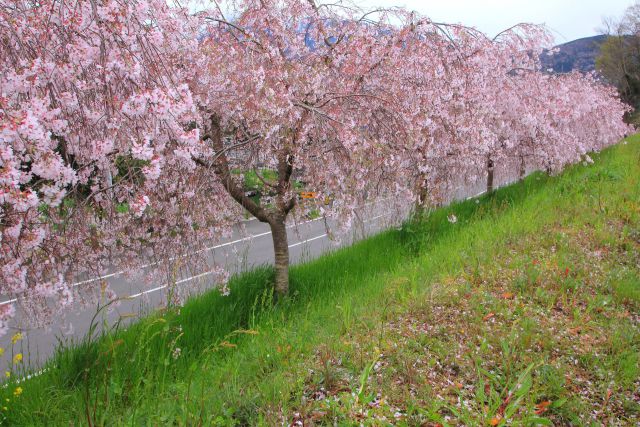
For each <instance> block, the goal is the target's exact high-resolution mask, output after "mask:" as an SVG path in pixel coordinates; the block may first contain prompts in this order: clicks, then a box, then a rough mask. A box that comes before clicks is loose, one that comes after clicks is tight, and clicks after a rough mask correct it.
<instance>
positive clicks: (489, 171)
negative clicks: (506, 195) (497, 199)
mask: <svg viewBox="0 0 640 427" xmlns="http://www.w3.org/2000/svg"><path fill="white" fill-rule="evenodd" d="M493 169H494V164H493V160H492V159H491V157H489V158H488V159H487V194H489V193H492V192H493Z"/></svg>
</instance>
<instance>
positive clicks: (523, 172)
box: [520, 156, 527, 181]
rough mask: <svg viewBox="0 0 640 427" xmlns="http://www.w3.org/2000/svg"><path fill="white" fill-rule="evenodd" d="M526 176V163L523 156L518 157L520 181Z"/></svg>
mask: <svg viewBox="0 0 640 427" xmlns="http://www.w3.org/2000/svg"><path fill="white" fill-rule="evenodd" d="M526 175H527V163H526V162H525V160H524V156H520V181H522V180H523V179H524V177H525V176H526Z"/></svg>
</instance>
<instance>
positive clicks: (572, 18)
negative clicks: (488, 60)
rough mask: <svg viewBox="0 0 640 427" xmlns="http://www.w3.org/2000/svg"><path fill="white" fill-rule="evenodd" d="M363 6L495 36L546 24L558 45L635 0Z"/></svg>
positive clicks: (419, 0) (472, 0) (401, 1)
mask: <svg viewBox="0 0 640 427" xmlns="http://www.w3.org/2000/svg"><path fill="white" fill-rule="evenodd" d="M356 3H358V4H360V5H361V6H363V7H366V8H370V7H375V6H384V7H388V6H404V7H406V8H407V9H411V10H415V11H417V12H420V13H421V14H422V15H426V16H428V17H430V18H431V19H433V20H434V21H441V22H448V23H461V24H464V25H467V26H473V27H476V28H478V29H479V30H481V31H484V32H485V33H488V34H490V35H495V34H497V33H498V32H500V31H502V30H504V29H506V28H508V27H510V26H512V25H514V24H517V23H519V22H530V23H534V24H546V25H547V26H548V27H549V28H550V29H551V30H552V31H553V32H554V34H555V36H556V42H557V43H558V44H560V43H565V42H567V41H571V40H575V39H579V38H581V37H589V36H592V35H595V34H598V32H597V31H596V28H597V27H600V26H601V22H602V17H604V16H609V17H610V16H613V17H620V16H622V14H623V13H624V10H625V9H626V8H627V7H628V6H630V5H631V4H632V3H633V1H632V0H356Z"/></svg>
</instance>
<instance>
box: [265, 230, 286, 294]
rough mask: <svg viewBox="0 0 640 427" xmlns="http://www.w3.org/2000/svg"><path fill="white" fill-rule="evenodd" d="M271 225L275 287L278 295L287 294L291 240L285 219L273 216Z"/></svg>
mask: <svg viewBox="0 0 640 427" xmlns="http://www.w3.org/2000/svg"><path fill="white" fill-rule="evenodd" d="M269 226H270V227H271V236H272V240H273V252H274V254H275V269H276V278H275V289H276V293H278V295H286V294H287V293H288V292H289V242H288V240H287V228H286V223H285V219H284V218H283V217H280V218H273V220H272V221H271V222H269Z"/></svg>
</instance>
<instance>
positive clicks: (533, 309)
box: [0, 137, 640, 425]
mask: <svg viewBox="0 0 640 427" xmlns="http://www.w3.org/2000/svg"><path fill="white" fill-rule="evenodd" d="M597 157H598V159H597V161H596V164H595V165H593V166H589V167H584V166H581V165H580V166H576V167H574V168H572V169H571V170H569V171H568V172H566V173H564V174H563V175H561V176H560V177H554V178H548V177H545V176H542V175H539V174H537V175H534V176H531V177H529V178H528V179H527V180H526V181H525V182H524V183H521V184H517V185H514V186H511V187H509V188H505V189H502V190H500V191H498V192H497V193H496V194H494V195H492V196H490V197H483V198H481V199H479V200H478V201H477V202H476V201H468V202H464V203H460V204H456V205H454V206H451V207H448V208H445V209H441V210H438V211H436V212H434V213H433V214H432V215H431V216H430V217H429V218H428V219H426V220H425V221H423V222H421V223H413V224H410V225H407V226H405V227H404V228H403V229H402V230H394V231H390V232H386V233H383V234H381V235H379V236H376V237H374V238H372V239H369V240H367V241H364V242H361V243H359V244H357V245H355V246H353V247H351V248H347V249H344V250H341V251H339V252H337V253H335V254H332V255H329V256H325V257H322V258H321V259H319V260H317V261H314V262H311V263H308V264H305V265H301V266H297V267H295V268H293V269H292V272H291V281H292V291H293V297H292V299H291V300H289V301H280V302H279V303H278V304H273V301H272V298H271V293H270V290H269V287H268V286H267V285H266V283H267V282H268V281H269V277H270V274H271V273H270V271H268V270H261V271H257V272H254V273H251V274H247V275H243V276H241V277H239V278H236V279H234V283H233V287H232V289H233V290H232V294H231V295H230V296H229V297H222V296H220V295H218V294H217V293H216V292H211V293H209V294H207V295H206V296H204V297H202V298H199V299H196V300H193V301H191V302H189V303H188V304H187V305H186V306H185V307H183V308H182V309H181V310H180V312H179V313H178V312H173V311H167V312H165V313H162V314H159V315H158V316H156V317H154V318H149V319H145V320H144V321H143V322H141V323H139V324H137V325H136V326H134V327H132V328H130V329H129V330H127V331H120V332H118V333H116V334H114V335H113V336H110V337H106V338H104V339H103V340H101V341H100V342H99V343H98V344H84V345H81V346H80V347H79V348H78V349H75V350H73V351H64V352H61V354H60V355H59V356H58V358H57V360H56V361H55V363H56V365H57V366H59V368H57V369H53V370H51V371H50V372H49V373H47V374H45V375H43V376H41V377H38V378H36V379H33V380H30V381H28V382H25V383H22V384H20V385H19V386H20V387H22V394H21V395H20V396H18V397H15V396H14V395H13V393H14V391H15V389H16V387H17V385H16V384H9V386H8V387H7V388H6V389H4V390H2V391H0V398H2V399H9V400H10V401H9V402H7V403H6V409H4V410H3V412H4V413H5V415H6V417H7V418H6V420H5V421H6V423H7V424H12V425H41V424H45V423H46V424H48V425H58V424H59V425H68V424H69V421H70V420H75V421H76V422H77V423H78V424H89V420H91V423H92V424H98V425H100V424H109V425H120V424H126V423H129V424H136V425H137V424H140V423H146V424H149V425H162V424H169V423H172V422H173V423H176V424H177V425H186V424H199V423H203V424H207V425H211V424H212V423H214V424H216V423H217V424H222V425H233V424H234V423H237V424H250V425H254V424H258V423H264V424H270V425H272V424H281V423H289V422H292V421H294V420H301V421H302V420H304V421H306V422H310V421H315V422H317V423H325V424H333V423H334V422H338V423H347V424H348V423H356V424H359V423H360V422H365V423H367V422H369V423H372V424H384V423H393V424H408V425H420V424H421V423H427V425H429V424H428V423H433V424H434V425H435V424H436V423H441V424H447V423H449V424H456V423H465V424H467V425H482V424H485V425H491V424H500V423H505V422H506V421H509V422H513V423H515V424H535V423H545V422H546V421H545V419H546V420H551V422H553V423H555V424H562V423H573V424H576V425H580V424H587V425H588V424H589V423H592V422H593V423H596V424H603V423H607V422H609V423H611V424H616V423H617V424H621V425H632V424H634V423H636V422H638V421H639V420H640V412H639V411H640V409H639V406H640V403H639V400H640V396H639V395H638V390H639V389H640V383H639V381H638V377H639V376H640V367H639V363H640V361H639V358H640V326H639V317H638V313H639V308H640V281H639V279H638V277H640V265H639V263H640V255H639V252H640V138H638V137H635V138H632V143H630V144H628V145H620V146H618V147H615V148H613V149H611V150H608V151H607V152H605V153H604V154H602V155H601V156H597ZM450 213H455V215H456V216H457V218H458V221H457V222H456V223H455V224H451V223H450V222H448V221H447V216H448V215H449V214H450ZM234 331H235V332H234ZM176 348H179V349H180V352H179V354H178V351H177V350H176ZM5 357H6V356H5Z"/></svg>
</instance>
